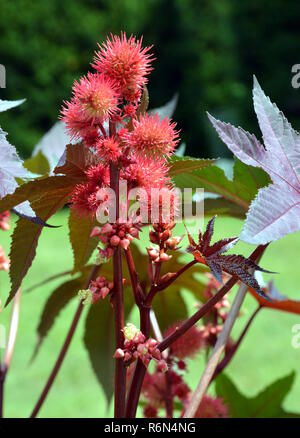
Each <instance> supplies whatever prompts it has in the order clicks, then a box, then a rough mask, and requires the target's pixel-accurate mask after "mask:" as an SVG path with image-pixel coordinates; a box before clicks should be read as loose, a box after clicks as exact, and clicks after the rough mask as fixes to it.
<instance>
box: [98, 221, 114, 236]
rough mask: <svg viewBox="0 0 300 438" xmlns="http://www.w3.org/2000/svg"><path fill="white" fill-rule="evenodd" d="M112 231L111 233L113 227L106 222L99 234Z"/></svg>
mask: <svg viewBox="0 0 300 438" xmlns="http://www.w3.org/2000/svg"><path fill="white" fill-rule="evenodd" d="M112 231H113V227H112V225H111V224H109V223H108V222H107V223H106V224H105V225H103V227H102V228H101V234H107V233H111V232H112Z"/></svg>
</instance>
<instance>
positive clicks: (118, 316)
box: [110, 128, 126, 418]
mask: <svg viewBox="0 0 300 438" xmlns="http://www.w3.org/2000/svg"><path fill="white" fill-rule="evenodd" d="M111 130H112V128H111ZM110 186H111V188H112V189H113V190H114V192H115V199H116V220H118V218H119V169H118V167H117V166H115V165H114V164H111V165H110ZM113 279H114V293H113V296H112V304H113V308H114V326H115V343H116V349H118V348H123V347H124V334H123V328H124V298H123V274H122V253H121V248H120V247H117V248H116V249H115V252H114V255H113ZM125 400H126V367H125V364H124V361H123V360H122V359H116V360H115V397H114V404H115V412H114V413H115V418H124V417H125Z"/></svg>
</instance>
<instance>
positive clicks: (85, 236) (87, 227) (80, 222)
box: [69, 209, 99, 274]
mask: <svg viewBox="0 0 300 438" xmlns="http://www.w3.org/2000/svg"><path fill="white" fill-rule="evenodd" d="M94 226H95V220H94V218H93V217H91V216H90V215H89V216H87V215H79V214H78V213H77V212H76V211H74V210H73V209H70V216H69V238H70V242H71V245H72V249H73V256H74V267H73V274H75V272H78V271H80V270H81V268H82V267H83V266H84V265H85V264H86V263H87V262H88V261H89V259H90V256H91V255H92V253H93V251H94V250H95V248H96V247H97V244H98V243H99V239H98V238H95V237H91V232H92V229H93V227H94Z"/></svg>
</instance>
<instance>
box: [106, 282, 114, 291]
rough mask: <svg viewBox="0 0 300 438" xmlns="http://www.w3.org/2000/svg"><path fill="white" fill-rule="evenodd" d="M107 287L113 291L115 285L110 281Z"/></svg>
mask: <svg viewBox="0 0 300 438" xmlns="http://www.w3.org/2000/svg"><path fill="white" fill-rule="evenodd" d="M107 287H108V288H109V289H110V290H111V289H112V288H113V287H114V284H113V282H112V281H110V282H109V283H108V285H107Z"/></svg>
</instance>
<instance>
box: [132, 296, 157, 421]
mask: <svg viewBox="0 0 300 438" xmlns="http://www.w3.org/2000/svg"><path fill="white" fill-rule="evenodd" d="M150 310H151V307H148V306H144V305H143V304H142V305H141V307H140V323H141V332H142V333H143V334H144V335H145V336H146V339H147V338H149V336H150ZM146 371H147V368H146V367H145V365H144V364H143V362H142V361H141V360H140V359H138V361H137V364H136V366H135V370H134V373H133V376H132V379H131V382H130V388H129V392H128V397H127V408H126V418H134V417H135V415H136V410H137V406H138V402H139V398H140V393H141V389H142V385H143V381H144V378H145V374H146Z"/></svg>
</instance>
